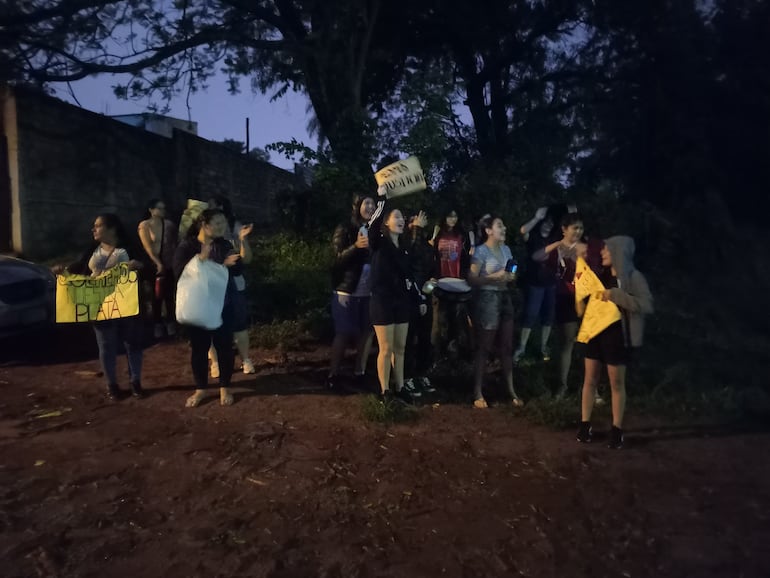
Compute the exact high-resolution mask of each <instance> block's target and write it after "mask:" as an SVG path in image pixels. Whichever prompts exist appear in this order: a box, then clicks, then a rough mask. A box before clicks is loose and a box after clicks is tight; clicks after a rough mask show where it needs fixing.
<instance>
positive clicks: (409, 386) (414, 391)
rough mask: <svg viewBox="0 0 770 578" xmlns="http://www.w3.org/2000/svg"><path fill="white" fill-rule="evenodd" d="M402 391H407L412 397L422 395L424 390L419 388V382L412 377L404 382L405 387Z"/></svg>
mask: <svg viewBox="0 0 770 578" xmlns="http://www.w3.org/2000/svg"><path fill="white" fill-rule="evenodd" d="M401 391H406V392H407V393H408V394H409V395H411V396H412V397H421V396H422V392H421V391H420V390H419V389H418V387H417V384H416V383H415V381H414V379H412V378H411V377H410V378H409V379H407V380H406V381H405V382H404V387H403V389H402V390H401Z"/></svg>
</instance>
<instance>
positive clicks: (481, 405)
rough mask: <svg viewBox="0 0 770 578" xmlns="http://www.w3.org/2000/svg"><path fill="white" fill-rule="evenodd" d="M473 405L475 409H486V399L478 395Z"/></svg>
mask: <svg viewBox="0 0 770 578" xmlns="http://www.w3.org/2000/svg"><path fill="white" fill-rule="evenodd" d="M473 407H475V408H476V409H487V408H488V407H489V406H488V405H487V400H486V399H484V398H483V397H480V398H478V399H476V400H474V401H473Z"/></svg>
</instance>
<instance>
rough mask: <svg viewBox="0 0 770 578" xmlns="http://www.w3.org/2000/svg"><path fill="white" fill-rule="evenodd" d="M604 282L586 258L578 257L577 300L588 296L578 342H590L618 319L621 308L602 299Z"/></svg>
mask: <svg viewBox="0 0 770 578" xmlns="http://www.w3.org/2000/svg"><path fill="white" fill-rule="evenodd" d="M604 289H605V287H604V284H603V283H602V282H601V280H600V279H599V277H597V276H596V273H594V272H593V271H592V270H591V268H590V267H589V266H588V263H586V262H585V259H583V258H582V257H578V260H577V266H576V268H575V302H576V303H577V302H578V301H582V300H583V299H585V298H586V297H588V306H587V307H586V310H585V313H584V314H583V322H582V323H581V324H580V329H579V330H578V334H577V341H578V343H588V342H589V341H590V340H591V339H593V338H594V337H596V336H597V335H599V334H600V333H601V332H602V331H604V330H605V329H607V328H608V327H609V326H610V325H612V324H613V323H615V322H616V321H620V310H619V309H618V306H617V305H615V304H614V303H613V302H612V301H602V293H603V292H604Z"/></svg>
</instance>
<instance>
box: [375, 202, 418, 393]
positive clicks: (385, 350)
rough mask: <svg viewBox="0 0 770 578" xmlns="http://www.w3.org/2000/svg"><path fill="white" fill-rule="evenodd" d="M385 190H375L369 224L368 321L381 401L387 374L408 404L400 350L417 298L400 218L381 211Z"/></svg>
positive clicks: (396, 213) (386, 387) (398, 213)
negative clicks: (374, 341)
mask: <svg viewBox="0 0 770 578" xmlns="http://www.w3.org/2000/svg"><path fill="white" fill-rule="evenodd" d="M385 192H386V190H385V188H384V187H380V188H379V189H378V190H377V194H378V195H379V198H380V200H379V201H378V203H377V209H376V210H375V211H374V215H373V216H372V220H371V221H370V222H369V249H370V250H371V255H372V273H371V275H372V276H371V290H372V297H371V300H370V301H369V317H370V320H371V323H372V325H373V326H374V333H375V334H376V335H377V343H378V346H379V353H378V355H377V376H378V377H379V380H380V389H381V392H382V396H383V399H385V398H386V397H388V396H389V395H390V388H389V384H390V373H391V368H392V370H393V380H394V381H395V384H396V395H397V396H398V397H400V398H402V399H403V400H404V401H407V402H409V401H411V399H410V397H409V394H408V393H407V392H406V391H405V390H404V389H403V387H404V350H405V349H406V339H407V334H408V333H409V318H410V316H411V312H412V308H413V307H414V300H415V299H416V298H417V297H418V293H417V288H416V286H415V283H414V279H413V278H412V272H411V260H410V258H409V254H408V253H407V251H406V249H405V248H404V247H402V245H401V234H402V233H403V232H404V216H403V215H402V214H401V211H399V210H398V209H386V208H385Z"/></svg>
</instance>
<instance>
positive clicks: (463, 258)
mask: <svg viewBox="0 0 770 578" xmlns="http://www.w3.org/2000/svg"><path fill="white" fill-rule="evenodd" d="M433 250H434V251H435V252H436V260H435V262H436V269H435V272H434V277H435V278H437V279H440V278H442V277H452V278H455V279H465V278H466V277H467V275H468V265H469V255H468V246H467V243H466V238H465V233H464V232H463V230H462V227H460V225H459V224H458V217H457V212H456V211H454V210H451V211H449V212H448V213H447V214H446V216H445V217H444V220H443V222H442V223H441V224H440V225H438V226H437V227H436V230H435V232H434V235H433ZM452 306H453V303H442V302H441V301H440V300H439V299H438V298H437V297H434V299H433V331H432V337H431V342H432V343H433V347H434V349H435V350H436V352H437V353H438V354H439V355H440V354H441V353H442V352H443V350H444V347H445V344H446V343H447V342H449V343H451V342H452V340H454V339H456V338H457V334H458V328H457V323H456V319H457V315H456V314H455V313H456V312H455V311H450V310H449V308H450V307H452ZM445 327H446V329H447V330H446V331H444V328H445Z"/></svg>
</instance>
